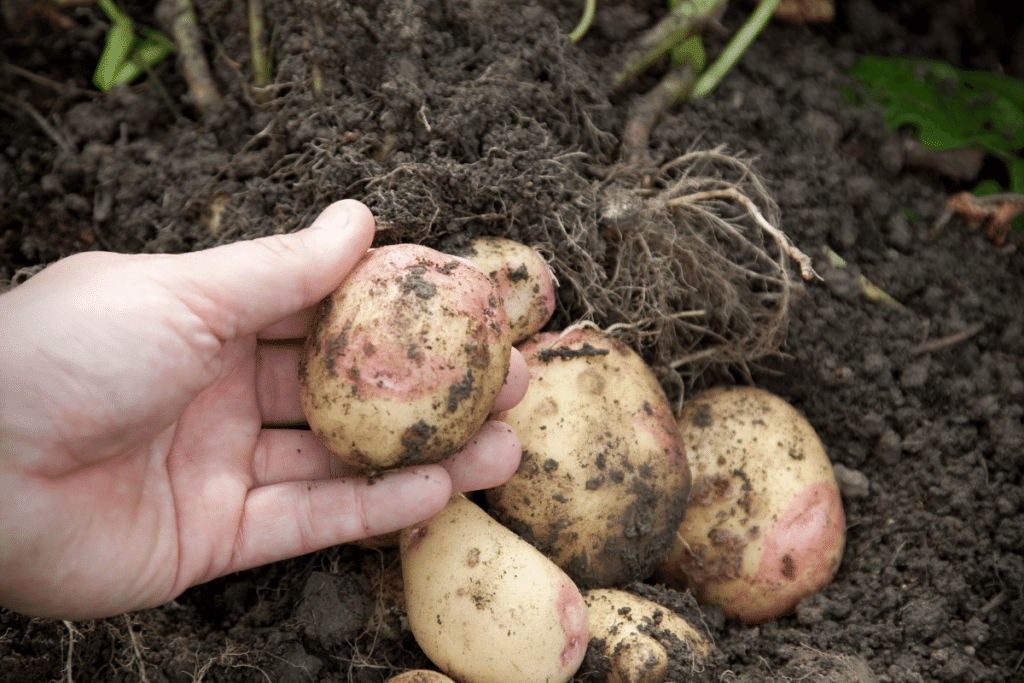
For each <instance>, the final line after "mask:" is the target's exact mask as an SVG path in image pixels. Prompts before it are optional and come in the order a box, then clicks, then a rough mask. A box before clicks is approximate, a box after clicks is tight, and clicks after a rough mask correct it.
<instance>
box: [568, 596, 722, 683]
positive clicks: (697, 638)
mask: <svg viewBox="0 0 1024 683" xmlns="http://www.w3.org/2000/svg"><path fill="white" fill-rule="evenodd" d="M583 599H584V600H585V601H586V603H587V623H588V624H589V626H590V639H591V641H599V640H600V641H603V645H602V646H601V653H602V655H603V657H604V658H605V659H606V660H607V663H608V675H607V677H606V678H605V679H604V681H605V683H661V682H662V681H664V680H665V675H666V673H667V670H668V658H669V657H668V653H667V652H666V650H665V647H664V646H663V645H662V643H661V639H662V638H663V637H664V635H663V634H665V633H666V632H667V633H671V634H672V636H674V637H675V638H678V639H679V640H680V641H683V642H685V643H686V644H687V645H689V647H690V650H691V652H692V653H693V657H694V659H695V660H697V661H704V660H706V659H707V656H708V653H709V652H710V651H711V643H710V642H709V641H708V640H707V639H706V638H705V637H704V635H703V634H701V632H700V631H698V630H697V629H696V628H694V627H693V626H692V625H691V624H690V622H688V621H687V620H686V619H684V618H683V617H681V616H680V615H678V614H676V613H675V612H673V611H672V610H670V609H668V608H666V607H662V606H661V605H659V604H658V603H656V602H653V601H651V600H648V599H646V598H642V597H640V596H639V595H634V594H633V593H628V592H626V591H623V590H618V589H615V588H596V589H594V590H590V591H587V592H586V593H584V594H583Z"/></svg>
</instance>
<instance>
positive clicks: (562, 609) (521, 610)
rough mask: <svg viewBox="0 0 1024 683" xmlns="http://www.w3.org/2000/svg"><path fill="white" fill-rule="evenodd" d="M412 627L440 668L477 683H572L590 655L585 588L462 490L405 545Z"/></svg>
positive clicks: (404, 538)
mask: <svg viewBox="0 0 1024 683" xmlns="http://www.w3.org/2000/svg"><path fill="white" fill-rule="evenodd" d="M399 546H400V548H401V557H402V574H403V577H404V580H405V598H406V605H407V609H408V615H409V626H410V628H411V629H412V632H413V635H414V636H415V637H416V642H417V643H419V645H420V647H421V648H422V649H423V652H424V653H426V655H427V656H428V657H429V658H430V660H431V661H432V662H434V664H436V665H437V667H438V668H439V669H441V670H442V671H443V672H445V673H446V674H447V675H448V676H450V677H452V678H454V679H455V680H458V681H472V683H537V682H538V681H545V682H546V683H565V682H566V681H568V680H569V679H570V678H571V677H572V675H573V674H574V673H575V672H576V670H577V669H578V668H579V666H580V664H581V663H582V662H583V656H584V654H586V649H587V636H588V631H587V607H586V604H585V603H584V602H583V597H582V596H581V595H580V592H579V589H578V588H577V587H576V586H575V585H574V584H573V582H572V580H571V579H569V577H568V576H566V574H565V573H564V572H563V571H562V570H561V569H559V568H558V567H556V566H555V565H554V564H553V563H552V562H551V561H550V560H549V559H547V558H546V557H544V556H543V555H542V554H541V553H540V552H538V551H537V549H536V548H534V547H533V546H531V545H530V544H529V543H527V542H525V541H524V540H522V539H521V538H519V537H518V536H516V535H515V534H514V533H513V532H512V531H510V530H508V529H506V528H505V527H503V526H502V525H501V524H499V523H498V522H496V521H494V519H492V518H491V517H490V515H488V514H487V513H486V512H484V511H483V510H482V509H481V508H480V507H478V506H477V505H475V504H474V503H472V502H470V501H469V500H468V499H467V498H466V497H465V496H463V495H462V494H456V495H454V496H452V498H451V499H450V500H449V501H448V504H447V505H446V506H445V508H444V509H443V510H441V511H440V512H439V513H437V514H436V515H434V516H433V517H431V518H430V519H428V520H426V521H424V522H421V523H419V524H416V525H415V526H412V527H410V528H408V529H405V530H403V531H402V534H401V539H400V542H399Z"/></svg>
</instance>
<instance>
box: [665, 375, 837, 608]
mask: <svg viewBox="0 0 1024 683" xmlns="http://www.w3.org/2000/svg"><path fill="white" fill-rule="evenodd" d="M679 428H680V433H681V434H682V435H683V439H684V440H685V442H686V450H687V454H688V455H689V458H690V467H691V468H692V469H693V477H694V480H693V491H692V495H691V498H690V507H689V509H688V510H687V512H686V519H685V520H683V523H682V524H681V525H680V526H679V537H678V539H677V540H676V543H675V546H674V547H673V548H672V551H671V552H670V553H669V555H668V557H667V558H666V559H665V561H664V562H663V563H662V565H661V570H662V571H663V572H664V573H665V574H667V575H669V576H671V577H675V578H677V579H680V580H685V582H686V584H687V585H688V586H689V587H690V588H691V589H692V590H693V592H694V594H695V596H696V597H697V600H698V601H700V602H702V603H706V604H712V605H718V606H720V607H721V608H722V611H723V612H724V613H725V615H726V617H730V618H731V617H739V618H740V619H742V620H743V621H744V622H746V623H748V624H759V623H763V622H765V621H769V620H771V619H775V618H777V617H781V616H783V615H785V614H787V613H789V612H790V611H792V610H793V608H795V607H796V604H797V603H798V602H800V600H802V599H803V598H805V597H807V596H809V595H813V594H815V593H817V592H818V591H820V590H821V589H822V588H823V587H824V586H825V585H826V584H827V583H828V582H829V581H831V580H832V577H833V576H834V575H835V573H836V569H837V568H838V567H839V562H840V560H841V558H842V556H843V546H844V544H845V542H846V518H845V516H844V515H843V506H842V501H841V499H840V496H839V487H838V486H837V485H836V480H835V476H834V475H833V473H832V464H831V463H830V462H829V459H828V456H827V455H826V454H825V449H824V447H823V446H822V444H821V440H820V439H819V438H818V435H817V434H816V433H815V431H814V429H813V428H812V427H811V425H810V424H808V422H807V420H805V419H804V418H803V417H802V416H801V415H800V414H799V413H798V412H797V411H796V409H795V408H793V407H792V406H791V405H789V404H788V403H786V402H785V401H783V400H782V399H780V398H779V397H777V396H774V395H772V394H770V393H768V392H767V391H764V390H761V389H754V388H750V387H731V388H716V389H710V390H708V391H705V392H703V393H701V394H699V395H697V396H695V397H693V398H691V399H690V400H689V401H687V402H686V404H685V405H684V406H683V410H682V413H681V414H680V416H679Z"/></svg>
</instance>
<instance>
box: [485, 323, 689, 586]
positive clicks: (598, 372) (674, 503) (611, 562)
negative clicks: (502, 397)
mask: <svg viewBox="0 0 1024 683" xmlns="http://www.w3.org/2000/svg"><path fill="white" fill-rule="evenodd" d="M520 350H521V351H522V352H523V355H524V356H525V357H526V362H527V365H528V366H529V368H530V386H529V388H528V389H527V392H526V396H525V397H524V398H523V400H522V401H521V402H520V403H519V404H518V405H517V406H516V407H515V408H513V409H512V410H510V411H507V412H505V413H502V414H500V415H499V418H500V419H502V420H504V421H505V422H507V423H508V424H509V425H511V426H512V428H513V429H515V431H516V434H518V435H519V440H520V441H521V442H522V445H523V456H522V461H521V463H520V466H519V470H518V471H517V472H516V474H515V475H513V476H512V478H511V479H509V480H508V481H507V482H506V483H505V484H503V485H501V486H499V487H497V488H494V489H491V490H489V491H487V492H486V496H487V501H488V503H489V504H490V505H491V506H492V507H493V508H494V509H495V510H497V511H498V515H499V518H500V519H501V521H502V522H503V523H505V524H507V525H508V526H510V527H511V528H512V529H513V530H514V531H516V532H517V533H519V534H520V535H522V536H523V537H524V538H526V539H527V540H529V541H530V542H531V543H534V544H535V545H536V546H537V547H538V548H540V549H541V551H542V552H544V554H546V555H547V556H548V557H550V558H551V559H552V560H554V562H555V564H557V565H558V566H560V567H562V568H563V569H564V570H565V571H566V572H567V573H568V574H569V575H570V576H571V577H572V578H573V580H575V581H576V583H577V584H578V585H580V586H581V587H585V588H605V587H609V586H616V585H622V584H624V583H627V582H630V581H641V580H643V579H645V578H647V576H648V575H649V574H650V573H651V572H652V571H653V570H654V568H655V566H656V565H657V564H658V562H660V561H661V560H662V559H663V558H664V557H665V553H666V552H668V550H669V548H671V547H672V542H673V539H674V538H675V533H676V528H677V527H678V526H679V522H680V520H681V519H682V516H683V513H684V511H685V509H686V500H687V495H688V492H689V488H690V471H689V468H688V467H687V462H686V454H685V450H684V448H683V443H682V440H681V439H680V437H679V434H678V431H677V428H676V423H675V418H674V416H673V415H672V411H671V409H670V408H669V406H668V402H667V400H666V399H665V394H664V392H663V391H662V389H661V386H660V385H659V384H658V381H657V379H656V378H655V377H654V375H653V374H652V373H651V371H650V370H649V369H648V368H647V366H646V365H645V364H644V362H643V360H642V359H641V358H640V356H638V355H637V354H636V353H634V352H633V351H632V350H631V349H630V348H629V347H628V346H626V345H625V344H623V343H621V342H619V341H617V340H615V339H614V338H612V337H610V336H608V335H606V334H604V333H602V332H600V331H597V330H592V329H577V330H574V331H571V332H568V333H567V334H565V336H563V337H561V338H559V335H556V334H552V333H545V334H541V335H535V336H534V337H532V338H531V339H530V340H529V341H528V342H527V343H526V344H523V345H521V346H520Z"/></svg>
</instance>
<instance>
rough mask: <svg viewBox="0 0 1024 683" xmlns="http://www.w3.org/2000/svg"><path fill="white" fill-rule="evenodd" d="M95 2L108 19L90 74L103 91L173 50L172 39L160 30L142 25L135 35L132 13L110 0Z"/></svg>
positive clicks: (132, 76)
mask: <svg viewBox="0 0 1024 683" xmlns="http://www.w3.org/2000/svg"><path fill="white" fill-rule="evenodd" d="M97 4H98V5H99V6H100V9H102V10H103V12H104V13H105V14H106V15H107V17H108V18H109V19H110V22H111V24H110V33H109V34H108V35H107V43H106V45H104V46H103V53H102V54H101V55H100V61H99V64H97V65H96V71H95V73H93V76H92V82H93V83H94V84H95V85H96V87H97V88H99V89H100V90H102V91H103V92H108V91H109V90H110V89H111V88H113V87H114V86H115V85H117V84H118V83H131V82H132V81H134V80H135V79H136V78H138V77H139V76H141V75H142V74H144V73H146V72H147V71H148V70H149V69H151V68H152V67H153V66H155V65H156V64H158V63H160V61H161V60H163V59H164V58H165V57H167V55H169V54H171V53H172V52H174V42H173V41H172V40H171V39H170V38H169V37H167V36H166V35H164V34H163V33H160V32H159V31H156V30H154V29H151V28H142V29H140V33H141V36H139V35H136V33H135V24H134V22H133V21H132V20H131V17H129V16H128V15H127V14H125V13H124V12H122V11H121V10H120V9H119V8H118V7H117V5H116V4H115V3H114V1H113V0H97Z"/></svg>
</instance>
